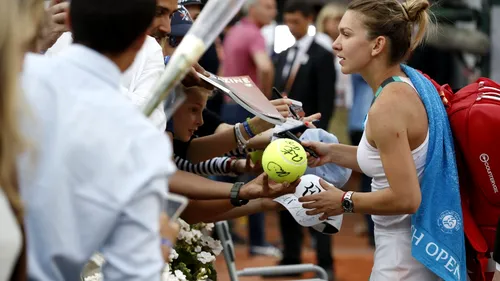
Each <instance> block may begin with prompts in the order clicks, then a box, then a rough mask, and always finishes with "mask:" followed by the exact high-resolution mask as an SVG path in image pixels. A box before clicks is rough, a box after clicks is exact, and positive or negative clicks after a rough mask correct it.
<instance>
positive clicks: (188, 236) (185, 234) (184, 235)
mask: <svg viewBox="0 0 500 281" xmlns="http://www.w3.org/2000/svg"><path fill="white" fill-rule="evenodd" d="M178 240H183V241H185V242H186V243H188V244H189V245H191V244H192V242H193V241H194V235H193V232H192V231H184V230H180V231H179V237H178Z"/></svg>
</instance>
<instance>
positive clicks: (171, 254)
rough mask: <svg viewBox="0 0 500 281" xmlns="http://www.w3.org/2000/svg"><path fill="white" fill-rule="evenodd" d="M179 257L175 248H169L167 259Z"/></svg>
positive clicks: (170, 260)
mask: <svg viewBox="0 0 500 281" xmlns="http://www.w3.org/2000/svg"><path fill="white" fill-rule="evenodd" d="M178 257H179V254H178V253H177V252H176V251H175V249H170V255H169V256H168V261H169V262H172V261H173V260H176V259H177V258H178Z"/></svg>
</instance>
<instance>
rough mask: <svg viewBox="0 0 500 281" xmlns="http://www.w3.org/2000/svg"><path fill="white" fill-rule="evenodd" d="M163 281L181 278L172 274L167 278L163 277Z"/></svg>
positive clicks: (173, 280)
mask: <svg viewBox="0 0 500 281" xmlns="http://www.w3.org/2000/svg"><path fill="white" fill-rule="evenodd" d="M162 281H180V280H179V278H177V277H176V276H175V275H173V274H170V275H168V276H167V278H165V277H163V280H162Z"/></svg>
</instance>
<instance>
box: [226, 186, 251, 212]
mask: <svg viewBox="0 0 500 281" xmlns="http://www.w3.org/2000/svg"><path fill="white" fill-rule="evenodd" d="M244 185H245V183H243V182H235V183H234V185H233V187H232V188H231V195H230V198H231V204H232V205H233V206H235V207H240V206H243V205H246V204H247V203H248V200H243V199H240V198H239V194H240V189H241V187H242V186H244Z"/></svg>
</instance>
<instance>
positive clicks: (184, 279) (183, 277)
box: [174, 269, 187, 281]
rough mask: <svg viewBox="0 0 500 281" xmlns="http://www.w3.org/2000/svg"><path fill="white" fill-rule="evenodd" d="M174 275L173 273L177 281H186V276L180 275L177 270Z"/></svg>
mask: <svg viewBox="0 0 500 281" xmlns="http://www.w3.org/2000/svg"><path fill="white" fill-rule="evenodd" d="M174 273H175V277H177V278H178V279H179V281H187V280H186V275H184V273H182V271H180V270H178V269H177V270H176V271H174Z"/></svg>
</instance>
